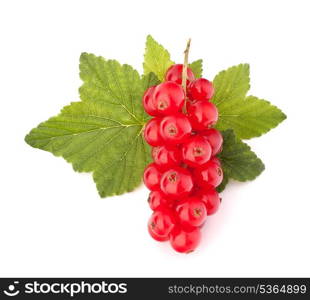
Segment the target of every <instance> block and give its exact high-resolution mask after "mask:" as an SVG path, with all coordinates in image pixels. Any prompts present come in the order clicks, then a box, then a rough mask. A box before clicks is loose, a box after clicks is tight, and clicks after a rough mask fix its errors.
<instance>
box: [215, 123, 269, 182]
mask: <svg viewBox="0 0 310 300" xmlns="http://www.w3.org/2000/svg"><path fill="white" fill-rule="evenodd" d="M222 135H223V139H224V142H223V151H222V152H221V153H220V154H219V158H220V160H221V163H222V167H223V171H224V174H225V176H227V178H232V179H235V180H238V181H247V180H253V179H254V178H256V177H257V176H258V175H259V174H261V173H262V171H263V170H264V169H265V166H264V164H263V162H262V161H261V160H260V159H259V158H258V157H257V156H256V154H255V153H254V152H253V151H251V148H250V147H249V146H248V145H247V144H245V143H243V142H242V141H241V140H240V139H239V138H237V137H236V135H235V133H234V131H233V130H231V129H228V130H225V131H223V132H222Z"/></svg>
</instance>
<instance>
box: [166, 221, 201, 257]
mask: <svg viewBox="0 0 310 300" xmlns="http://www.w3.org/2000/svg"><path fill="white" fill-rule="evenodd" d="M200 239H201V232H200V229H199V228H198V227H192V228H190V229H189V228H188V229H185V228H181V227H179V226H175V227H174V228H173V230H172V231H171V234H170V244H171V246H172V247H173V249H174V250H175V251H177V252H181V253H190V252H193V251H194V250H195V249H196V248H197V246H198V245H199V242H200Z"/></svg>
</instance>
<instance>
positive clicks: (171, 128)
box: [159, 113, 192, 145]
mask: <svg viewBox="0 0 310 300" xmlns="http://www.w3.org/2000/svg"><path fill="white" fill-rule="evenodd" d="M159 130H160V135H161V137H162V139H163V140H164V142H166V143H168V144H170V145H173V144H180V143H184V142H185V141H186V140H187V138H188V137H189V136H190V135H191V132H192V126H191V123H190V121H189V120H188V118H187V117H186V116H185V115H184V114H182V113H177V114H175V115H171V116H167V117H164V118H163V119H162V120H161V122H160V126H159Z"/></svg>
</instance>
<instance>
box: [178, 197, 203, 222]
mask: <svg viewBox="0 0 310 300" xmlns="http://www.w3.org/2000/svg"><path fill="white" fill-rule="evenodd" d="M176 212H177V216H178V218H179V221H180V224H181V225H182V226H197V227H198V226H201V225H202V224H203V223H204V222H205V220H206V218H207V209H206V205H205V204H204V203H203V202H202V201H201V200H200V199H199V198H198V197H190V198H185V199H184V200H182V201H181V202H180V203H179V204H178V205H177V207H176Z"/></svg>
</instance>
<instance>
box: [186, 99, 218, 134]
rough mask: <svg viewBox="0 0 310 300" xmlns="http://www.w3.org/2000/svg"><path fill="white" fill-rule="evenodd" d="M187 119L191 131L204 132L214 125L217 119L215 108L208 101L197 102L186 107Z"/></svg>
mask: <svg viewBox="0 0 310 300" xmlns="http://www.w3.org/2000/svg"><path fill="white" fill-rule="evenodd" d="M187 111H188V118H189V119H190V121H191V124H192V127H193V129H196V130H204V129H207V128H209V127H210V126H212V125H214V124H215V123H216V122H217V119H218V111H217V108H216V106H215V105H214V104H213V103H212V102H209V101H197V102H194V103H189V102H188V105H187Z"/></svg>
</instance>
